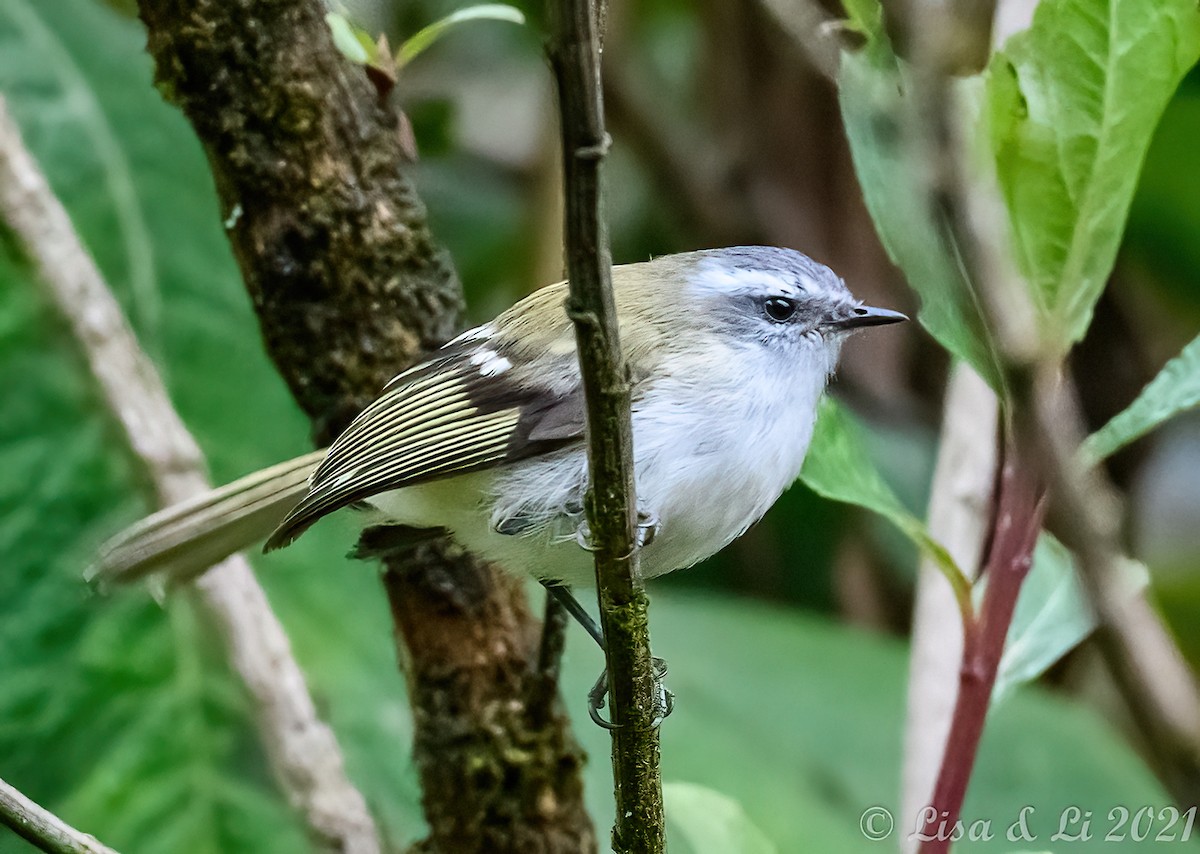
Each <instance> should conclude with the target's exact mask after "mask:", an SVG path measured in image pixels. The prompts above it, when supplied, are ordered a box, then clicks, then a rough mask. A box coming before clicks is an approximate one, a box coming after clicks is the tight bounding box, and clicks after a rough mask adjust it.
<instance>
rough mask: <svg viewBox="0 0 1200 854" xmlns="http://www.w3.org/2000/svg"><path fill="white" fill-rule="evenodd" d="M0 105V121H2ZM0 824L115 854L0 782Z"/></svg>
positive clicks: (61, 853)
mask: <svg viewBox="0 0 1200 854" xmlns="http://www.w3.org/2000/svg"><path fill="white" fill-rule="evenodd" d="M4 118H5V116H4V115H3V104H0V120H4ZM0 824H4V825H5V826H6V827H8V828H10V829H11V830H12V831H13V832H14V833H15V834H17V836H19V837H21V838H22V839H24V840H25V841H26V842H28V843H29V844H30V845H33V846H36V847H37V848H40V849H41V850H42V851H46V852H48V854H117V852H116V851H114V850H113V849H111V848H109V847H108V846H107V845H104V844H102V843H100V842H97V841H96V837H94V836H92V835H91V834H90V833H83V832H82V831H79V830H76V829H75V828H73V827H71V825H69V824H67V823H66V822H65V821H63V820H62V819H61V818H59V817H58V816H56V815H55V814H54V813H52V812H50V811H49V810H47V809H46V808H44V807H41V806H38V805H37V804H35V803H34V802H33V801H31V800H29V798H27V797H25V796H24V795H23V794H21V793H20V792H19V791H17V790H16V789H14V788H13V787H12V786H10V785H9V784H8V783H6V782H4V781H3V780H0Z"/></svg>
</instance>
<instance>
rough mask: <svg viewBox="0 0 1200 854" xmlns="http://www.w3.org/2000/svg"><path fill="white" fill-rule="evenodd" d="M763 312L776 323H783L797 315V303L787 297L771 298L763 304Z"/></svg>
mask: <svg viewBox="0 0 1200 854" xmlns="http://www.w3.org/2000/svg"><path fill="white" fill-rule="evenodd" d="M763 310H764V311H766V313H767V317H769V318H771V319H772V320H774V321H775V322H776V323H783V322H784V321H786V320H790V319H791V317H792V315H793V314H795V313H796V303H795V302H794V301H792V300H790V299H787V298H785V297H771V298H770V299H768V300H767V301H766V302H765V303H763Z"/></svg>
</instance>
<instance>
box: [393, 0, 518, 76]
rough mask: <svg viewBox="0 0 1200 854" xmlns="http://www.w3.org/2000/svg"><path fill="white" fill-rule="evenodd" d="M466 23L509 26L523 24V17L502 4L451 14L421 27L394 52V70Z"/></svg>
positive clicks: (472, 7)
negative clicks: (502, 23) (507, 24)
mask: <svg viewBox="0 0 1200 854" xmlns="http://www.w3.org/2000/svg"><path fill="white" fill-rule="evenodd" d="M468 21H507V22H508V23H510V24H519V25H522V26H523V25H524V24H525V15H524V13H522V12H521V10H520V9H518V8H516V7H515V6H509V5H507V4H504V3H483V4H480V5H478V6H468V7H467V8H465V9H459V10H458V11H457V12H452V13H451V14H449V15H447V16H446V17H444V18H442V19H441V20H440V21H434V22H433V23H432V24H430V25H429V26H427V27H422V28H421V29H420V30H418V31H417V32H416V33H414V34H413V35H412V36H411V37H409V38H408V39H407V40H406V41H405V42H404V44H402V45H400V48H399V50H397V51H396V68H397V69H400V68H403V67H404V66H406V65H408V63H410V62H412V61H413V59H415V58H416V57H417V55H418V54H420V53H421V52H422V51H424V50H425V49H426V48H427V47H429V46H430V45H431V44H433V43H434V42H436V41H437V40H438V39H440V38H441V37H442V36H444V35H445V34H446V33H447V32H448V31H449V30H452V29H453V28H454V27H456V26H458V25H459V24H464V23H467V22H468Z"/></svg>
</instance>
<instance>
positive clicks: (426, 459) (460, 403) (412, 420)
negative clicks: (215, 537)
mask: <svg viewBox="0 0 1200 854" xmlns="http://www.w3.org/2000/svg"><path fill="white" fill-rule="evenodd" d="M503 353H504V351H503V349H502V348H499V347H496V346H494V345H492V344H486V345H485V344H480V343H479V342H478V341H477V340H472V339H471V337H470V335H467V336H463V339H458V340H456V341H455V342H452V343H451V344H450V345H447V347H446V348H444V349H443V350H442V351H440V353H439V355H438V356H437V357H435V358H434V359H431V360H430V361H428V362H424V363H422V364H420V365H417V366H416V367H414V368H411V369H409V370H408V371H405V372H404V373H402V374H400V375H399V376H398V377H396V378H395V379H394V380H392V381H391V382H390V383H388V385H387V387H386V388H385V390H384V392H383V394H382V395H381V396H380V397H379V398H378V399H377V400H376V401H375V402H374V403H372V404H371V405H370V406H368V407H367V408H366V409H365V410H363V412H362V413H361V414H360V415H359V416H358V418H356V419H355V420H354V422H353V423H352V424H351V425H350V426H349V427H348V428H347V429H346V431H345V432H344V433H342V435H341V436H339V437H338V439H337V441H335V442H334V443H333V445H332V446H331V447H330V449H329V452H328V454H327V455H326V456H325V459H324V461H323V462H322V463H321V465H320V466H319V467H318V468H317V470H316V472H314V474H313V477H312V481H311V483H310V487H309V491H308V495H306V496H305V497H304V499H303V500H302V501H301V502H300V503H299V504H298V505H296V507H295V509H293V510H292V512H291V513H289V514H288V516H287V518H285V519H284V520H283V522H282V523H280V525H279V527H278V528H277V529H276V530H275V533H273V534H272V535H271V537H270V539H268V540H267V544H266V549H267V550H268V551H269V550H271V549H274V548H279V547H281V546H285V545H287V544H288V543H290V542H292V541H293V540H295V539H296V538H297V537H298V536H300V534H302V533H303V532H304V531H305V529H307V528H308V527H309V526H310V525H311V524H313V522H315V521H316V520H317V519H319V518H320V517H322V516H324V515H326V514H328V513H332V512H333V511H334V510H337V509H340V508H342V507H346V506H347V505H350V504H353V503H355V502H357V501H362V500H364V499H366V498H369V497H371V496H372V495H378V494H379V493H381V492H388V491H391V490H394V489H400V488H402V487H406V486H412V485H413V484H417V483H424V482H428V481H431V480H438V479H441V478H446V477H451V476H453V475H459V474H466V473H467V472H472V471H479V470H481V469H486V468H491V467H494V466H498V465H503V464H505V463H511V462H515V461H516V460H521V459H525V458H527V457H531V456H535V455H537V454H544V453H548V452H550V451H553V450H556V449H558V448H561V447H563V446H565V445H567V444H570V443H572V442H577V441H580V440H581V439H582V437H583V435H584V417H585V416H584V404H583V391H582V387H581V385H580V381H579V371H578V367H577V365H576V364H575V359H574V353H573V352H572V353H570V354H569V358H563V359H560V360H556V365H555V370H552V371H551V372H550V376H549V377H547V376H541V377H538V376H531V375H530V374H529V372H528V371H523V370H522V369H521V366H520V365H518V366H514V365H513V364H512V362H511V361H510V359H509V358H508V357H507V356H505V355H503Z"/></svg>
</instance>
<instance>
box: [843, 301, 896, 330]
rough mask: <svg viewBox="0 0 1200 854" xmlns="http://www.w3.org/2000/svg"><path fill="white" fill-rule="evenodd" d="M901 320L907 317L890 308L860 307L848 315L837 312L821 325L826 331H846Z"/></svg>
mask: <svg viewBox="0 0 1200 854" xmlns="http://www.w3.org/2000/svg"><path fill="white" fill-rule="evenodd" d="M902 320H908V316H907V315H904V314H901V313H900V312H898V311H892V310H891V309H890V308H875V307H874V306H869V305H860V306H856V307H855V308H852V309H850V313H849V314H841V313H840V312H839V313H838V314H837V315H834V316H832V317H830V318H829V319H827V320H826V321H825V322H824V323H823V324H821V325H822V326H824V327H825V328H827V329H838V330H848V329H861V328H862V327H864V326H883V325H884V324H885V323H899V322H900V321H902Z"/></svg>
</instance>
